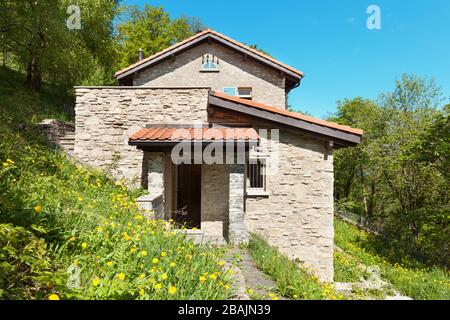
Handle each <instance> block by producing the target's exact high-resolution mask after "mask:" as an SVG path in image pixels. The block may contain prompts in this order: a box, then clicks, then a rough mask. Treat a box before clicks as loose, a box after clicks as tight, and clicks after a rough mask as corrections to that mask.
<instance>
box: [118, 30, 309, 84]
mask: <svg viewBox="0 0 450 320" xmlns="http://www.w3.org/2000/svg"><path fill="white" fill-rule="evenodd" d="M208 39H211V40H214V41H216V42H218V43H221V44H223V45H225V46H227V47H229V48H231V49H233V50H235V51H240V52H242V53H243V54H245V55H247V56H248V57H249V58H252V59H253V60H256V61H258V62H260V63H263V64H265V65H267V66H269V67H272V68H274V69H277V70H279V71H281V72H283V73H284V74H286V76H288V77H289V78H291V79H293V80H296V81H298V82H300V80H301V78H303V76H304V75H303V73H302V72H301V71H298V72H295V71H293V70H291V69H289V68H287V67H285V66H283V65H280V64H278V63H276V62H275V61H271V60H269V59H268V58H265V57H264V56H262V55H258V54H257V53H255V52H253V51H250V50H248V49H246V48H244V47H241V46H239V45H237V44H235V43H233V42H231V41H229V40H227V39H224V38H222V37H219V36H218V35H216V34H214V33H204V34H202V35H200V36H198V37H196V38H194V39H192V40H190V41H188V42H186V43H183V44H181V45H179V46H177V47H174V48H173V49H171V50H168V51H166V52H164V53H162V54H160V55H156V56H155V57H154V58H152V59H149V60H147V61H145V62H143V63H140V64H136V66H134V67H132V68H130V69H127V70H124V71H123V72H120V71H119V72H116V73H115V75H114V76H115V77H116V78H117V80H122V79H125V78H127V77H129V76H132V75H133V74H134V73H135V72H138V71H140V70H142V69H146V68H149V67H151V66H153V65H155V64H158V63H160V62H162V61H164V60H166V59H169V58H170V57H172V56H173V55H175V54H178V53H180V52H183V51H185V50H187V49H189V48H191V47H193V46H196V45H198V44H200V43H201V42H203V41H207V40H208Z"/></svg>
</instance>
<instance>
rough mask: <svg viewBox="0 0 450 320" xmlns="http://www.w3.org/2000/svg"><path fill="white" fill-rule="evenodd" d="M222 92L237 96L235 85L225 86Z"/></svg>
mask: <svg viewBox="0 0 450 320" xmlns="http://www.w3.org/2000/svg"><path fill="white" fill-rule="evenodd" d="M222 92H223V93H225V94H227V95H229V96H233V97H234V96H237V88H235V87H225V88H222Z"/></svg>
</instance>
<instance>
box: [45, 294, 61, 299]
mask: <svg viewBox="0 0 450 320" xmlns="http://www.w3.org/2000/svg"><path fill="white" fill-rule="evenodd" d="M48 300H59V296H58V295H57V294H54V293H53V294H51V295H49V296H48Z"/></svg>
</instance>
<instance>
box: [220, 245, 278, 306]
mask: <svg viewBox="0 0 450 320" xmlns="http://www.w3.org/2000/svg"><path fill="white" fill-rule="evenodd" d="M227 256H228V257H227V260H228V261H229V262H230V263H232V264H234V265H235V266H237V267H238V268H239V270H240V272H241V274H242V277H243V279H244V283H243V284H241V292H242V291H244V292H245V293H246V294H247V295H248V297H249V298H251V299H261V300H272V299H276V300H278V299H279V300H287V299H286V298H284V297H280V296H279V295H278V294H276V284H275V282H274V281H272V280H271V279H270V278H269V277H268V276H267V275H265V274H264V273H263V272H262V271H261V270H259V269H258V267H257V266H256V264H255V262H254V261H253V258H252V257H251V256H250V254H249V253H248V251H247V250H246V249H240V248H237V247H233V248H231V249H230V250H229V251H228V255H227ZM242 285H245V288H242Z"/></svg>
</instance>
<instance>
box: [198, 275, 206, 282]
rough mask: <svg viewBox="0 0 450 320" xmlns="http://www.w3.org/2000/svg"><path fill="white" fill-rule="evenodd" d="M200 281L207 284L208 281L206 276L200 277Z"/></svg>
mask: <svg viewBox="0 0 450 320" xmlns="http://www.w3.org/2000/svg"><path fill="white" fill-rule="evenodd" d="M198 280H199V281H200V282H202V283H203V282H205V281H206V277H205V276H200V277H199V278H198Z"/></svg>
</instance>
